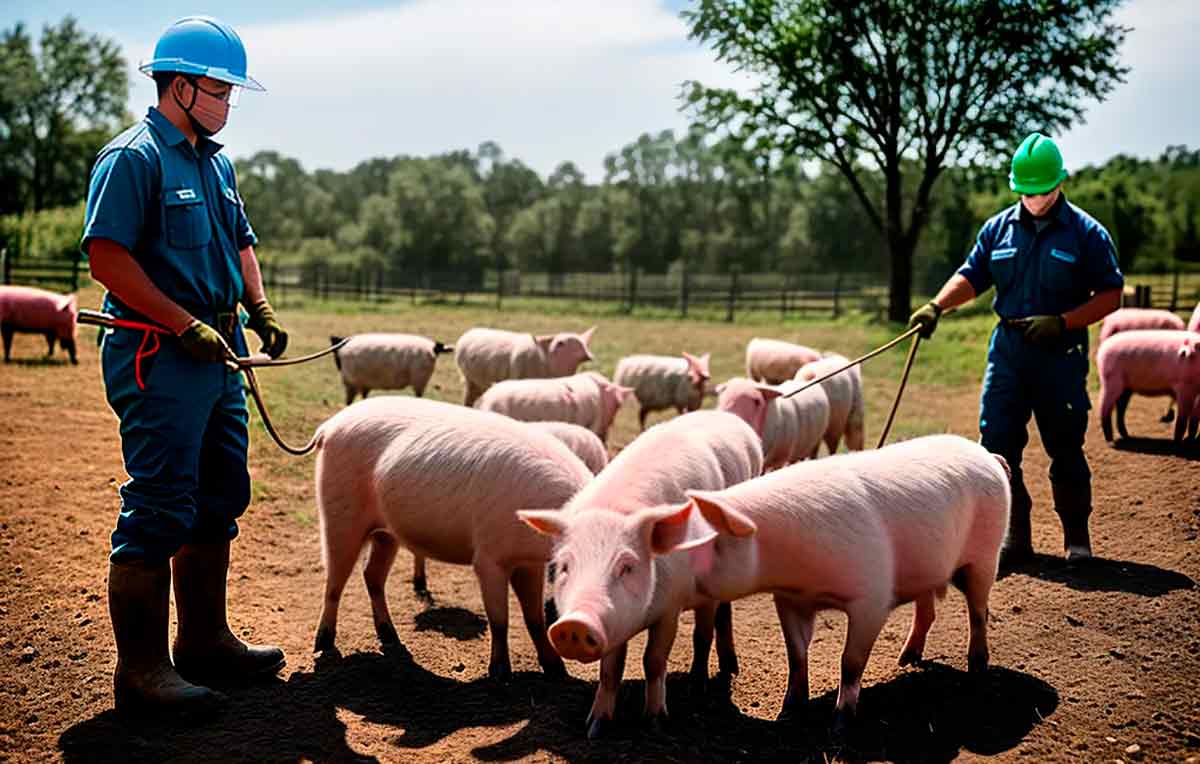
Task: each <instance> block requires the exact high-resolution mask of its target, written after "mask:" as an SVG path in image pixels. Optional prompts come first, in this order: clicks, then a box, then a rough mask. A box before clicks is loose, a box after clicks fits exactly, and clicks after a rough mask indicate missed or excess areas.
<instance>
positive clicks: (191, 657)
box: [172, 541, 284, 685]
mask: <svg viewBox="0 0 1200 764" xmlns="http://www.w3.org/2000/svg"><path fill="white" fill-rule="evenodd" d="M173 561H174V563H175V609H176V610H177V611H178V614H179V631H178V633H177V634H176V635H175V645H174V647H173V648H172V653H173V654H174V656H175V668H176V669H177V670H178V671H179V674H180V675H181V676H183V677H186V678H187V679H188V680H190V681H193V682H199V683H202V684H217V685H221V684H240V683H245V682H247V681H253V680H254V679H257V678H261V677H266V676H271V675H273V674H275V673H276V672H277V671H279V669H281V668H283V665H284V657H283V650H281V649H279V648H278V647H272V646H258V645H249V644H246V643H245V642H243V641H242V640H240V639H238V638H237V637H236V636H234V634H233V632H232V631H230V630H229V623H228V621H227V620H226V616H225V579H226V575H227V574H228V572H229V542H228V541H221V542H215V543H207V544H185V545H184V546H183V547H182V548H181V549H180V550H179V552H178V553H177V554H176V555H175V557H174V560H173Z"/></svg>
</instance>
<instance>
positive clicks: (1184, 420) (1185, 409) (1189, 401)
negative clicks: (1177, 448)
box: [1175, 385, 1200, 443]
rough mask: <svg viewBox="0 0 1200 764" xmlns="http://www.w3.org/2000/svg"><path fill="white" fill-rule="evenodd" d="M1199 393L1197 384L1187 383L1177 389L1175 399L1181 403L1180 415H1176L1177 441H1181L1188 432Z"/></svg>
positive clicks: (1199, 389)
mask: <svg viewBox="0 0 1200 764" xmlns="http://www.w3.org/2000/svg"><path fill="white" fill-rule="evenodd" d="M1197 393H1200V387H1197V386H1196V385H1185V386H1183V387H1181V388H1179V389H1178V390H1176V391H1175V401H1176V403H1177V404H1178V405H1179V416H1177V417H1175V442H1176V443H1181V442H1182V441H1183V436H1184V435H1186V434H1187V428H1188V424H1189V423H1190V422H1191V420H1192V415H1193V410H1194V409H1195V404H1196V394H1197Z"/></svg>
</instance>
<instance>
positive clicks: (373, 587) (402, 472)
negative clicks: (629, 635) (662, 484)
mask: <svg viewBox="0 0 1200 764" xmlns="http://www.w3.org/2000/svg"><path fill="white" fill-rule="evenodd" d="M317 438H318V449H319V450H318V454H317V467H316V470H317V474H316V479H317V508H318V511H319V515H320V519H321V548H322V553H323V557H324V561H325V598H324V604H323V606H322V608H321V621H320V626H319V628H318V629H317V636H316V642H315V645H314V651H316V652H321V651H323V650H330V649H333V647H334V641H335V635H336V632H337V615H338V603H339V602H340V600H341V596H342V589H343V588H344V587H345V585H346V580H347V578H349V576H350V573H351V572H352V571H353V569H354V565H355V563H356V562H357V560H358V557H359V553H360V552H361V551H362V547H363V546H364V545H365V544H366V543H367V542H368V541H370V545H371V551H370V554H369V556H368V558H367V564H366V568H365V569H364V570H363V578H364V579H365V581H366V585H367V592H368V593H369V595H370V598H371V610H372V611H373V615H374V619H375V631H376V634H377V635H378V636H379V639H380V641H381V642H382V643H383V644H384V645H385V646H390V645H396V644H398V643H399V638H398V637H397V635H396V629H395V627H394V626H393V624H392V617H391V614H390V613H389V611H388V606H387V597H386V595H385V593H384V585H385V583H386V582H387V576H388V571H389V570H390V569H391V567H392V562H393V561H394V560H395V557H396V551H397V550H398V549H399V548H400V547H401V546H403V547H406V548H408V549H409V550H411V551H412V552H413V554H414V555H416V556H418V557H420V558H421V559H424V558H425V557H429V558H432V559H435V560H441V561H443V562H449V563H454V564H457V565H471V566H472V567H473V568H474V569H475V575H476V577H477V578H478V579H479V586H480V589H481V590H482V593H483V604H484V609H485V610H486V611H487V619H488V627H489V629H490V630H491V633H492V653H491V660H490V662H489V664H488V673H489V675H491V676H493V677H501V678H502V677H504V676H507V675H508V674H509V673H510V671H511V668H510V662H509V656H508V593H507V587H508V585H509V584H510V583H511V585H512V588H513V591H514V592H515V593H516V595H517V600H518V601H519V602H520V603H521V610H522V612H523V614H524V616H525V625H526V628H527V629H528V630H529V634H530V637H532V638H533V643H534V646H535V647H536V648H537V654H538V662H539V663H540V664H541V665H542V668H543V669H544V670H545V671H546V673H547V674H552V675H565V668H564V666H563V663H562V659H561V658H560V657H559V656H558V654H557V653H555V651H554V648H553V647H552V646H551V645H550V642H549V641H548V640H547V638H546V627H545V618H544V615H543V610H542V590H543V585H544V568H545V563H546V560H547V559H548V558H549V553H550V546H551V544H550V541H549V539H546V538H545V537H544V536H541V535H539V534H537V533H534V532H533V531H531V530H530V529H529V528H528V527H526V526H525V525H523V524H522V523H521V521H520V520H518V519H517V516H516V511H517V510H518V509H520V508H523V507H561V506H562V505H564V504H566V502H567V501H568V500H569V499H570V498H571V497H572V496H574V495H575V493H576V492H578V491H579V489H580V488H582V487H583V485H584V484H585V483H587V482H588V481H589V480H591V478H592V473H591V472H589V471H588V468H587V467H586V466H584V464H583V462H581V461H580V460H579V459H578V458H576V456H575V455H574V454H573V453H571V451H570V450H569V449H568V448H567V447H566V446H565V445H563V444H562V443H561V442H559V441H558V440H557V439H555V438H554V437H552V436H550V435H549V434H546V433H543V432H539V431H537V430H535V429H533V428H531V427H529V426H527V425H525V424H523V423H521V422H517V421H515V420H512V419H509V418H507V417H504V416H500V415H499V414H491V413H488V412H486V411H478V410H476V409H471V408H464V407H461V406H456V405H453V404H449V403H441V402H439V401H432V400H426V399H423V398H412V397H399V396H387V397H379V398H372V399H370V400H362V401H359V402H358V403H354V404H351V405H350V406H348V407H346V408H344V409H342V410H341V411H340V412H339V413H337V414H335V415H333V416H332V417H331V418H329V419H328V420H327V421H325V422H324V423H323V424H322V425H321V426H320V428H319V429H318V434H317Z"/></svg>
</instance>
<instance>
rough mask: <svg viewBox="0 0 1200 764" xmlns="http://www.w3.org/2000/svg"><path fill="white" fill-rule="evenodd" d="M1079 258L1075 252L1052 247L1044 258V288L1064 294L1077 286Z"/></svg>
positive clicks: (1042, 274) (1054, 292)
mask: <svg viewBox="0 0 1200 764" xmlns="http://www.w3.org/2000/svg"><path fill="white" fill-rule="evenodd" d="M1078 261H1079V258H1078V257H1076V256H1075V253H1074V252H1067V251H1066V250H1062V249H1051V250H1050V253H1049V255H1047V256H1045V257H1043V258H1042V264H1041V265H1042V273H1041V276H1042V288H1043V289H1045V290H1046V291H1047V292H1050V293H1051V294H1063V293H1066V292H1070V291H1072V290H1073V289H1074V288H1075V284H1076V281H1077V278H1076V272H1077V270H1078V267H1079V266H1078Z"/></svg>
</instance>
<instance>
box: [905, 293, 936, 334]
mask: <svg viewBox="0 0 1200 764" xmlns="http://www.w3.org/2000/svg"><path fill="white" fill-rule="evenodd" d="M941 317H942V308H941V306H939V305H938V304H937V303H936V302H934V301H933V300H930V301H929V302H927V303H925V304H924V305H922V306H921V307H920V308H918V309H917V311H916V312H915V313H913V314H912V315H911V316H909V318H908V328H909V329H912V328H913V327H914V326H920V327H921V331H920V332H918V334H920V335H921V337H922V339H929V338H930V337H932V336H933V330H934V329H936V328H937V322H938V319H939V318H941Z"/></svg>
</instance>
